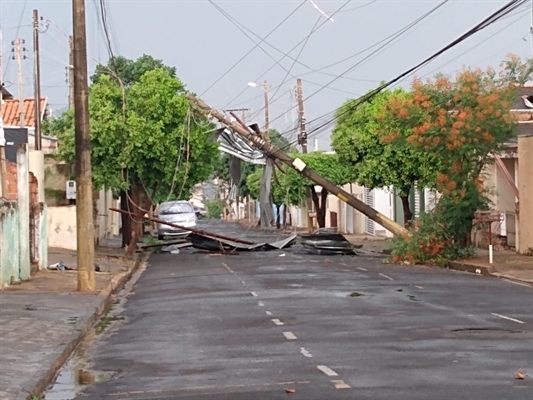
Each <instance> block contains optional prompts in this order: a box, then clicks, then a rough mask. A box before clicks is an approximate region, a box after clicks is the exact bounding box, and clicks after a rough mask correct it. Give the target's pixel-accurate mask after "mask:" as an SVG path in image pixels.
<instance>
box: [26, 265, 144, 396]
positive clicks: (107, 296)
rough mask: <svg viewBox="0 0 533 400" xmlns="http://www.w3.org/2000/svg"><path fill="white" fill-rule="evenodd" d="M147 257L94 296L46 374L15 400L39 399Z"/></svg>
mask: <svg viewBox="0 0 533 400" xmlns="http://www.w3.org/2000/svg"><path fill="white" fill-rule="evenodd" d="M148 257H149V254H139V255H138V256H137V259H136V261H135V264H134V266H133V268H131V269H130V270H128V271H127V272H123V273H121V274H118V275H116V276H115V277H113V279H111V281H110V282H109V284H108V285H107V286H106V287H105V289H103V290H102V291H101V292H100V293H99V294H98V296H96V299H94V300H93V302H92V304H93V307H94V312H92V313H91V314H90V315H87V316H84V317H83V318H81V320H80V321H79V322H78V323H77V324H76V328H75V329H76V331H77V332H76V333H73V334H72V336H71V338H70V339H67V341H66V343H65V345H63V346H59V347H58V348H57V349H56V351H55V354H54V355H52V357H51V358H52V359H53V362H52V363H51V365H50V367H49V368H48V370H47V371H46V373H45V374H44V375H43V376H42V377H40V378H39V380H38V381H37V382H36V383H28V385H27V386H31V387H32V388H31V389H27V388H24V387H23V388H22V392H24V393H26V394H21V395H19V396H17V400H19V399H20V400H31V399H32V398H34V397H39V395H40V394H41V393H43V392H44V391H45V390H46V388H47V387H48V385H49V384H50V382H52V380H53V379H54V378H55V376H56V374H57V372H58V371H59V370H60V369H61V367H62V366H63V364H65V362H66V361H67V360H68V359H69V358H70V356H71V355H72V353H73V352H74V350H76V348H77V347H78V345H79V344H80V343H81V342H82V341H83V339H85V337H86V336H87V334H88V333H89V332H90V330H91V329H92V328H93V326H94V324H95V323H96V322H97V321H98V319H100V317H101V316H102V315H103V314H104V313H105V311H106V310H107V308H108V307H109V305H110V304H111V302H112V295H113V294H114V293H115V292H117V291H118V290H119V289H120V288H122V287H123V286H124V284H125V283H126V282H127V281H128V280H129V279H130V278H131V276H132V275H133V273H134V272H135V271H136V270H137V269H138V268H139V266H140V265H141V264H143V263H145V262H146V261H147V260H148Z"/></svg>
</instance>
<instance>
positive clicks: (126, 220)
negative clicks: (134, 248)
mask: <svg viewBox="0 0 533 400" xmlns="http://www.w3.org/2000/svg"><path fill="white" fill-rule="evenodd" d="M128 201H129V200H128V195H127V193H126V191H125V190H123V191H121V192H120V209H121V210H122V211H129V207H128ZM120 218H121V221H122V227H121V229H122V248H126V247H128V245H129V244H130V242H131V216H129V215H127V214H121V215H120Z"/></svg>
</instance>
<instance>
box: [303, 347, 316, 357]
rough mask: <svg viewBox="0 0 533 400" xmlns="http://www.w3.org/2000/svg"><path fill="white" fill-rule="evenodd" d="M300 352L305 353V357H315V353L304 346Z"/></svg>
mask: <svg viewBox="0 0 533 400" xmlns="http://www.w3.org/2000/svg"><path fill="white" fill-rule="evenodd" d="M300 353H302V354H303V355H304V357H307V358H313V355H312V354H311V353H309V352H308V351H307V350H306V349H305V347H302V348H301V349H300Z"/></svg>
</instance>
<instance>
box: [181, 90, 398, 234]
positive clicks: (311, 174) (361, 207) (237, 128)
mask: <svg viewBox="0 0 533 400" xmlns="http://www.w3.org/2000/svg"><path fill="white" fill-rule="evenodd" d="M187 98H188V99H189V101H190V102H191V103H192V104H195V105H196V106H198V107H199V108H200V109H201V110H202V111H203V112H204V113H205V114H209V115H211V116H213V117H215V118H216V119H218V120H219V121H220V122H221V123H222V124H224V125H226V126H228V127H230V128H231V129H232V130H233V131H234V132H236V133H238V134H239V135H241V136H243V137H245V138H246V139H247V140H249V141H250V142H252V143H253V144H254V145H255V146H257V148H258V149H260V150H261V151H263V152H264V153H265V154H266V155H267V156H268V157H271V158H273V159H277V160H279V161H281V162H282V163H284V164H285V165H287V166H289V167H290V168H293V169H294V170H296V171H297V172H298V173H300V174H301V175H303V176H305V177H306V178H308V179H310V180H312V181H313V182H315V183H316V184H317V185H320V186H322V187H323V188H324V189H326V190H327V191H328V192H329V193H332V194H334V195H335V196H337V197H338V198H339V199H341V200H342V201H344V202H345V203H347V204H349V205H350V206H352V207H353V208H355V209H356V210H358V211H360V212H361V213H363V214H364V215H366V216H367V217H368V218H370V219H371V220H373V221H375V222H377V223H378V224H380V225H381V226H383V227H384V228H385V229H388V230H389V231H391V232H392V233H393V234H394V235H405V234H407V230H406V229H405V228H404V227H402V226H400V225H399V224H397V223H396V222H394V221H392V220H391V219H390V218H387V217H386V216H385V215H383V214H381V213H380V212H378V211H376V210H375V209H373V208H372V207H370V206H369V205H368V204H365V203H364V202H362V201H361V200H359V199H357V198H356V197H354V196H352V195H351V194H350V193H348V192H347V191H345V190H343V189H341V188H339V187H338V186H336V185H335V184H333V183H332V182H330V181H328V180H327V179H324V178H323V177H321V176H320V175H318V174H317V173H316V172H315V171H314V170H312V169H311V168H309V167H308V166H307V165H306V164H305V163H304V162H303V161H302V160H301V159H299V158H296V159H294V158H292V157H290V156H289V155H287V154H285V153H284V152H283V151H281V150H280V149H278V148H277V147H275V146H273V145H272V144H270V143H268V142H266V141H265V140H264V139H262V138H260V137H259V136H257V135H253V134H251V133H250V132H249V130H248V129H246V128H245V127H244V126H242V125H241V124H236V123H234V122H233V121H230V120H229V119H228V118H226V116H225V115H224V114H222V113H220V112H219V111H218V110H215V109H213V108H211V107H210V106H209V105H207V104H206V103H204V102H203V101H202V100H200V99H197V98H196V97H194V96H193V95H187Z"/></svg>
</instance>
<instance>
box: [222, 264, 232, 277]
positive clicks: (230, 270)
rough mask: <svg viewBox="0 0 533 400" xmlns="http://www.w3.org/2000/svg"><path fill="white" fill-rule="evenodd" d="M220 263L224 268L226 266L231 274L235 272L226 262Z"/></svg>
mask: <svg viewBox="0 0 533 400" xmlns="http://www.w3.org/2000/svg"><path fill="white" fill-rule="evenodd" d="M222 265H223V266H224V268H226V269H227V270H228V271H229V272H231V273H232V274H234V273H235V271H233V270H232V269H231V268H230V267H229V266H228V264H226V263H222Z"/></svg>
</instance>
